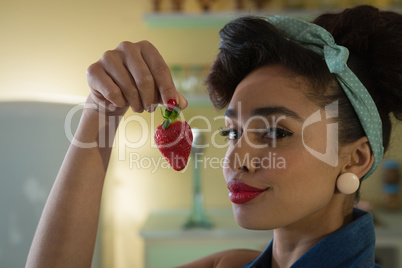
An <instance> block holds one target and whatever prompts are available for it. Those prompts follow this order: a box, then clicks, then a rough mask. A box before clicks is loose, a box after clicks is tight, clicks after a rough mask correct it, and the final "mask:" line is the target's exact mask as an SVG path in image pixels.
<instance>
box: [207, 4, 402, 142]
mask: <svg viewBox="0 0 402 268" xmlns="http://www.w3.org/2000/svg"><path fill="white" fill-rule="evenodd" d="M313 23H316V24H318V25H320V26H322V27H324V28H325V29H327V30H328V31H329V32H330V33H331V34H332V35H333V36H334V39H335V41H336V43H337V44H339V45H343V46H345V47H347V48H348V49H349V52H350V57H349V59H348V66H349V68H350V69H351V70H352V71H353V72H354V73H355V74H356V75H357V76H358V77H359V79H360V80H361V81H362V83H363V84H364V85H365V87H366V88H367V90H368V91H369V92H370V94H371V96H372V97H373V99H374V101H375V103H376V105H377V108H378V110H379V113H380V117H381V119H382V124H383V145H384V148H385V149H387V148H388V145H389V139H390V133H391V121H390V117H389V116H390V113H393V114H394V116H395V117H396V118H397V119H399V120H402V90H401V86H402V64H401V63H402V16H401V15H399V14H396V13H393V12H387V11H379V10H378V9H376V8H374V7H371V6H358V7H355V8H351V9H346V10H344V11H343V12H341V13H337V14H324V15H321V16H319V17H318V18H317V19H316V20H314V22H313ZM219 34H220V37H221V45H220V53H219V54H218V56H217V59H216V61H215V62H214V64H213V66H212V68H211V71H210V74H209V75H208V77H207V80H206V82H207V85H208V91H209V95H210V98H211V100H212V102H213V104H214V106H215V107H216V108H217V109H222V108H224V107H226V106H227V105H228V103H229V102H230V100H231V98H232V96H233V93H234V91H235V88H236V87H237V85H238V84H239V83H240V81H241V80H242V79H243V78H244V77H245V76H246V75H248V74H249V73H250V72H252V71H253V70H255V69H256V68H258V67H261V66H264V65H269V64H282V65H283V66H285V67H287V68H288V69H289V70H290V71H292V72H294V73H295V74H297V75H301V76H304V77H306V78H308V80H309V81H310V82H311V88H312V90H311V92H307V94H308V96H309V97H310V99H312V100H313V101H314V102H316V103H317V104H318V105H320V106H321V107H324V106H325V105H327V104H329V103H332V102H334V101H338V103H339V106H338V109H339V117H338V120H339V143H340V144H341V145H342V144H348V143H351V142H353V141H355V140H357V139H359V138H361V137H363V136H365V133H364V131H363V129H362V127H361V124H360V121H359V119H358V117H357V115H356V113H355V111H354V109H353V107H352V105H351V104H350V102H349V100H348V99H347V97H346V95H345V93H344V92H343V90H342V89H341V87H340V86H339V84H338V83H337V81H336V79H335V77H334V75H333V74H331V73H330V72H329V70H328V67H327V66H326V64H325V61H324V60H323V59H322V58H321V57H320V56H319V55H318V54H316V53H314V52H312V51H310V50H308V49H306V48H303V47H301V46H300V45H298V44H296V43H295V42H293V41H291V40H288V39H286V38H284V37H283V36H282V34H281V33H280V32H279V31H278V30H277V29H276V28H275V27H274V26H273V25H271V24H270V23H268V22H267V21H266V20H264V19H262V18H257V17H251V16H248V17H242V18H238V19H236V20H234V21H232V22H230V23H228V24H227V25H226V26H225V27H224V28H223V29H222V30H221V31H220V33H219Z"/></svg>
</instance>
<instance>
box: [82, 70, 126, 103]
mask: <svg viewBox="0 0 402 268" xmlns="http://www.w3.org/2000/svg"><path fill="white" fill-rule="evenodd" d="M87 81H88V85H89V87H90V88H91V89H92V91H94V93H96V92H98V94H101V95H102V96H103V98H105V99H106V100H107V101H109V102H110V103H113V105H115V106H116V107H124V106H126V105H127V101H126V99H125V98H124V96H123V95H122V94H121V91H120V88H119V87H118V86H117V85H116V84H115V82H114V81H113V80H112V79H111V78H110V76H109V75H108V74H107V73H106V71H105V70H104V69H103V67H102V66H101V65H100V64H98V63H94V64H92V65H91V66H89V68H88V70H87ZM98 94H95V95H96V96H97V99H98V100H101V98H100V97H99V96H98Z"/></svg>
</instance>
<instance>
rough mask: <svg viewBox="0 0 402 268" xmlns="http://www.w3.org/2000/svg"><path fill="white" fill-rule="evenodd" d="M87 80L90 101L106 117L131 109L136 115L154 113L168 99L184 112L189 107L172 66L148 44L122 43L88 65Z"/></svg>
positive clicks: (144, 42)
mask: <svg viewBox="0 0 402 268" xmlns="http://www.w3.org/2000/svg"><path fill="white" fill-rule="evenodd" d="M87 80H88V84H89V86H90V88H91V93H90V95H89V97H88V100H87V102H90V103H92V104H96V105H97V107H99V109H100V110H102V112H104V113H107V114H114V115H122V114H124V112H125V111H126V110H127V108H128V107H131V109H132V110H133V111H134V112H139V113H141V112H143V111H144V110H146V111H148V112H153V111H155V108H156V107H157V105H158V104H163V105H165V106H166V104H167V102H168V100H169V99H176V101H177V102H178V103H179V104H180V108H181V109H184V108H186V107H187V100H186V99H185V98H184V97H183V96H182V95H181V94H180V93H179V92H177V90H176V88H175V86H174V84H173V80H172V76H171V74H170V70H169V67H168V66H167V64H166V63H165V61H164V60H163V58H162V56H161V55H160V54H159V52H158V50H157V49H156V48H155V47H154V46H153V45H152V44H151V43H149V42H148V41H140V42H138V43H131V42H122V43H120V44H119V45H118V46H117V47H116V49H114V50H109V51H107V52H105V53H104V54H103V55H102V57H101V58H100V59H99V61H97V62H95V63H94V64H92V65H91V66H89V68H88V70H87Z"/></svg>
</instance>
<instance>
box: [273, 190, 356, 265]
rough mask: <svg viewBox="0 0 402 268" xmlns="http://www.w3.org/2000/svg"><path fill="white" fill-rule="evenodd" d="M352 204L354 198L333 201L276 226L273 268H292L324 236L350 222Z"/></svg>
mask: <svg viewBox="0 0 402 268" xmlns="http://www.w3.org/2000/svg"><path fill="white" fill-rule="evenodd" d="M346 199H349V198H346ZM336 204H340V205H336ZM352 204H353V202H350V200H345V201H344V202H331V203H330V204H328V205H327V206H325V207H324V208H322V209H321V210H319V211H317V212H314V213H312V214H311V215H309V216H307V217H305V218H303V219H302V220H300V221H298V222H295V223H293V224H291V225H289V226H285V227H281V228H278V229H275V230H274V242H273V246H272V267H273V268H278V267H280V268H282V267H290V266H291V265H292V264H293V263H295V262H296V261H297V260H298V259H299V258H300V257H301V256H303V254H304V253H306V252H307V251H308V250H310V249H311V248H312V247H313V246H314V245H315V244H317V243H318V242H319V241H320V240H321V239H323V238H324V237H326V236H328V235H329V234H331V233H333V232H335V231H336V230H338V229H340V228H342V227H343V226H345V225H347V224H348V223H350V222H351V221H352V218H353V205H352Z"/></svg>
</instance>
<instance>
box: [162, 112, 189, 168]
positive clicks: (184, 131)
mask: <svg viewBox="0 0 402 268" xmlns="http://www.w3.org/2000/svg"><path fill="white" fill-rule="evenodd" d="M179 113H180V108H179V105H177V106H176V107H174V109H172V110H169V107H168V109H166V110H165V115H162V116H163V117H164V118H165V121H164V122H163V123H162V124H160V125H159V126H158V127H157V129H156V131H155V136H154V139H155V142H156V145H157V146H158V149H159V151H160V152H161V153H162V155H163V156H164V157H165V159H166V161H168V163H169V165H170V166H171V167H172V168H173V169H174V170H177V171H180V170H182V169H184V168H185V167H186V165H187V161H188V156H189V155H190V151H191V144H192V143H193V133H192V132H191V128H190V126H189V124H187V122H185V121H176V119H177V117H178V115H179Z"/></svg>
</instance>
